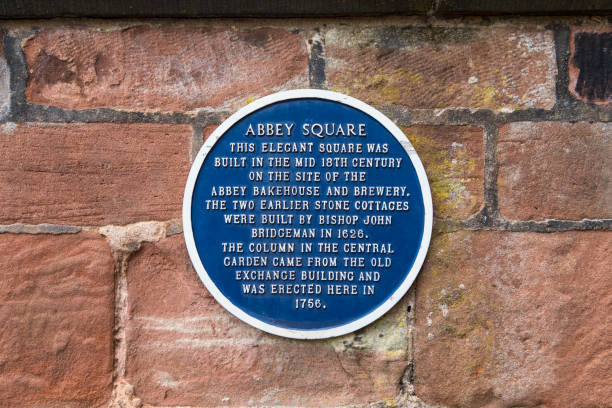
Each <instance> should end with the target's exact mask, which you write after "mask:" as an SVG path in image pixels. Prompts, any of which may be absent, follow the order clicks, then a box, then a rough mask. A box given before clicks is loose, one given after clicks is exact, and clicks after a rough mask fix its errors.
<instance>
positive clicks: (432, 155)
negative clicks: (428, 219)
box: [402, 126, 484, 220]
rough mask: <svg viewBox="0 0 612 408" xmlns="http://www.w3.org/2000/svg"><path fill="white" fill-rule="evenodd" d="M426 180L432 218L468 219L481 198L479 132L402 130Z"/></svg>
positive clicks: (466, 128)
mask: <svg viewBox="0 0 612 408" xmlns="http://www.w3.org/2000/svg"><path fill="white" fill-rule="evenodd" d="M402 130H403V132H404V133H405V134H406V136H407V137H408V139H409V140H410V142H411V143H412V145H413V146H414V148H415V149H416V151H417V153H418V155H419V157H420V158H421V161H422V162H423V165H424V166H425V172H426V173H427V178H428V180H429V185H430V187H431V193H432V196H433V205H434V217H436V218H450V219H457V220H459V219H467V218H468V217H469V216H471V215H474V214H476V213H477V212H478V211H479V210H480V208H481V207H482V204H483V197H484V193H483V190H484V182H483V177H484V146H483V145H484V143H483V133H482V129H480V128H477V127H473V126H410V127H403V128H402Z"/></svg>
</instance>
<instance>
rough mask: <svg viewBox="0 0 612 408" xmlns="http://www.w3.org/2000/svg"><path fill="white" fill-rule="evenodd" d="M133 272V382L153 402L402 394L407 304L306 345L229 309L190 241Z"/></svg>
mask: <svg viewBox="0 0 612 408" xmlns="http://www.w3.org/2000/svg"><path fill="white" fill-rule="evenodd" d="M127 276H128V294H129V304H130V318H129V323H128V331H127V338H128V360H127V377H128V381H129V382H130V383H131V384H133V385H134V387H135V393H136V395H137V396H138V397H139V398H142V399H143V401H144V402H145V403H149V404H152V405H160V406H175V405H189V406H217V405H228V406H245V405H311V406H321V405H326V406H330V405H331V406H338V405H346V404H351V403H363V402H367V401H377V400H382V399H385V398H393V397H394V396H395V395H396V394H397V392H398V390H397V387H398V384H399V380H400V378H401V376H402V373H403V370H404V369H405V367H406V365H407V357H406V349H407V340H406V339H407V335H406V327H405V326H406V325H405V322H404V310H405V305H402V307H401V308H396V309H394V310H393V311H391V312H389V314H388V315H387V316H386V317H385V318H384V319H382V320H381V321H379V322H377V323H376V324H374V325H371V326H370V327H368V328H367V329H365V330H361V331H360V333H359V336H356V337H355V336H347V337H346V338H339V339H335V340H328V341H296V340H290V339H283V338H280V337H276V336H272V335H269V334H266V333H264V332H262V331H259V330H257V329H255V328H252V327H250V326H248V325H246V324H244V323H242V322H241V321H239V320H238V319H236V318H234V317H233V316H231V315H230V314H229V313H228V312H226V311H225V310H224V309H223V308H222V307H221V306H220V305H219V304H218V303H217V302H216V301H215V300H214V299H213V298H212V297H211V296H210V294H209V293H208V292H207V291H206V289H205V288H204V285H203V284H202V283H201V282H200V280H199V278H198V277H197V275H196V273H195V271H194V270H193V269H192V268H191V266H190V262H189V260H188V258H187V251H186V249H185V244H184V241H183V236H182V235H175V236H172V237H170V238H167V239H164V240H162V241H160V242H158V243H145V244H143V246H142V249H141V250H140V251H139V252H138V253H136V254H135V255H134V256H133V258H132V259H131V260H130V263H129V266H128V274H127ZM387 335H389V337H387ZM349 338H350V339H351V341H348V340H347V339H349ZM313 390H316V392H313Z"/></svg>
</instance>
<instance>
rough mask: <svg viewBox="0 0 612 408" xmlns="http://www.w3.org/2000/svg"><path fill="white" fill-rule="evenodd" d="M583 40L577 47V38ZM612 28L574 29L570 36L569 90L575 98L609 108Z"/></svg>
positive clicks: (611, 86) (610, 96)
mask: <svg viewBox="0 0 612 408" xmlns="http://www.w3.org/2000/svg"><path fill="white" fill-rule="evenodd" d="M581 36H584V37H587V38H583V39H582V41H580V40H579V41H578V42H581V43H582V44H581V46H579V47H577V44H576V43H577V37H578V38H579V37H581ZM611 44H612V29H610V28H606V29H599V30H596V29H593V28H587V29H585V28H581V27H574V28H573V29H572V34H571V36H570V59H569V90H570V92H571V93H572V95H574V97H575V98H577V99H580V100H582V101H585V102H592V103H595V104H597V105H600V106H604V107H608V108H612V102H611V101H612V84H610V73H609V71H610V62H611V61H612V59H611V57H610V48H609V47H610V45H611Z"/></svg>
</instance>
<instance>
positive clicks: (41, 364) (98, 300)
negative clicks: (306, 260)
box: [0, 233, 114, 407]
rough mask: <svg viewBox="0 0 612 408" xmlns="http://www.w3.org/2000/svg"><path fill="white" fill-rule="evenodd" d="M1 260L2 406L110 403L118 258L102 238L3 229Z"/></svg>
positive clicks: (69, 405) (90, 234) (0, 354)
mask: <svg viewBox="0 0 612 408" xmlns="http://www.w3.org/2000/svg"><path fill="white" fill-rule="evenodd" d="M0 264H2V272H1V274H2V276H1V279H0V282H1V283H0V303H1V304H2V306H1V307H0V326H1V327H2V334H1V335H0V384H2V387H0V406H1V407H85V406H87V407H93V406H98V405H101V404H102V403H105V402H108V399H109V397H110V393H111V379H112V366H113V340H112V336H113V313H114V305H113V271H114V261H113V258H112V256H111V252H110V248H109V247H108V245H107V244H106V242H105V241H104V239H103V238H102V237H100V236H99V235H98V234H93V233H79V234H70V235H60V236H52V235H14V234H2V235H0Z"/></svg>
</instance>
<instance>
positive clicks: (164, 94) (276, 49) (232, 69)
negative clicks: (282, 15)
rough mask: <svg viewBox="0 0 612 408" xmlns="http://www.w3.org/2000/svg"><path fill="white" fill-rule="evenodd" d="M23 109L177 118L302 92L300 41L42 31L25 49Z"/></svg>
mask: <svg viewBox="0 0 612 408" xmlns="http://www.w3.org/2000/svg"><path fill="white" fill-rule="evenodd" d="M24 51H25V55H26V60H27V64H28V69H29V71H30V80H29V82H28V86H27V89H26V97H27V99H28V100H29V101H30V102H33V103H38V104H42V105H53V106H59V107H61V108H65V109H88V108H100V107H112V108H116V109H123V110H138V111H181V110H193V109H196V108H199V107H219V106H222V105H224V104H227V103H230V101H232V100H235V102H236V104H237V105H238V106H242V105H244V104H245V98H248V97H253V96H256V97H259V96H263V95H266V94H269V93H272V92H274V91H276V90H279V89H281V88H283V87H285V86H289V87H291V88H296V87H303V86H305V85H306V84H307V74H308V72H307V70H308V68H307V67H308V61H307V54H308V52H307V49H306V43H305V41H304V39H303V38H302V37H301V36H300V35H299V34H293V33H290V32H289V31H287V30H285V29H281V28H257V29H248V30H240V29H235V28H229V27H226V26H223V27H221V26H209V25H207V26H184V27H179V26H162V27H152V26H137V27H130V28H125V29H111V30H93V29H88V28H80V27H63V28H57V29H47V30H43V31H41V32H40V33H38V34H36V35H34V36H32V37H31V38H29V39H28V40H27V41H25V43H24Z"/></svg>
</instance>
